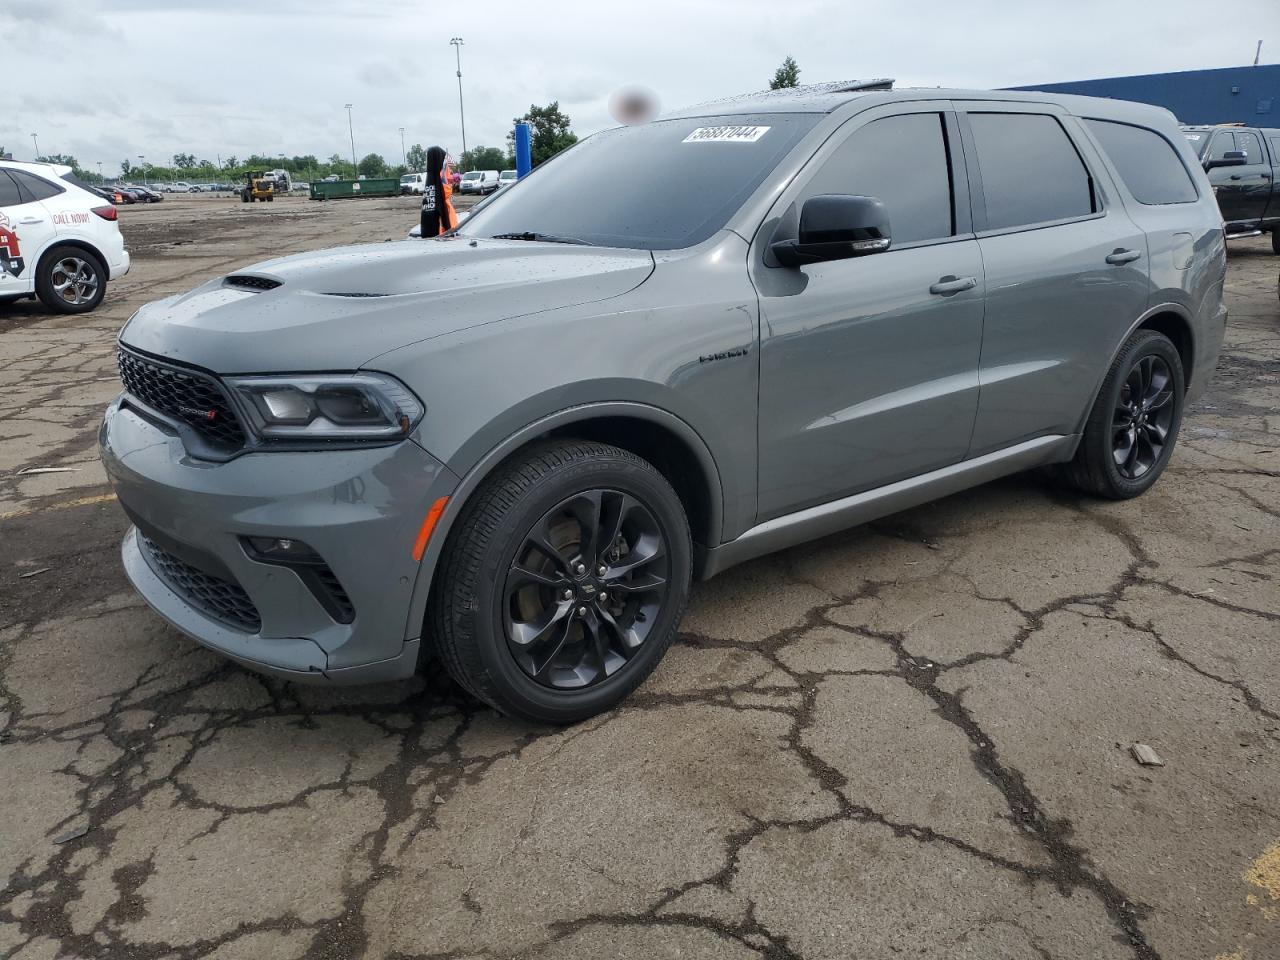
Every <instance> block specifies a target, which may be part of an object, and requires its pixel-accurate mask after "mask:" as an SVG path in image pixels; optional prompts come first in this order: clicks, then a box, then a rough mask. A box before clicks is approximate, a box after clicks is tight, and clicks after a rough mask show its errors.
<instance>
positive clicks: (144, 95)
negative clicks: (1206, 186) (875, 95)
mask: <svg viewBox="0 0 1280 960" xmlns="http://www.w3.org/2000/svg"><path fill="white" fill-rule="evenodd" d="M442 13H443V15H442ZM459 34H460V35H461V36H462V37H463V38H464V39H465V41H466V43H465V46H464V47H463V48H462V72H463V92H464V95H465V98H466V118H467V143H468V145H469V146H472V147H474V146H476V145H477V144H485V145H502V144H503V143H504V141H505V137H506V134H507V131H508V130H509V129H510V126H511V118H512V117H514V116H516V115H517V114H520V113H523V112H524V111H525V110H527V109H528V107H529V104H530V103H538V104H542V103H546V102H548V101H551V100H559V101H560V104H561V107H562V108H563V109H564V110H565V111H566V112H567V113H568V114H569V116H570V117H571V118H572V120H573V127H574V130H575V131H576V132H577V133H578V134H579V135H585V134H588V133H591V132H593V131H596V130H599V129H601V128H603V127H606V126H612V125H613V124H612V122H611V121H610V120H609V116H608V109H607V101H608V96H609V94H610V93H611V92H612V91H614V90H616V89H617V88H618V87H621V86H623V85H627V84H641V85H644V86H647V87H649V88H651V89H652V90H654V91H655V92H656V93H657V94H658V96H659V99H660V101H661V103H662V106H663V108H664V109H675V108H677V107H682V106H687V105H689V104H692V103H698V102H701V101H705V100H709V99H713V98H718V97H723V96H731V95H733V94H738V93H743V92H747V91H751V90H759V89H763V88H764V87H766V86H767V83H768V80H769V78H770V77H771V76H772V75H773V71H774V68H775V67H777V66H778V64H779V63H780V62H781V61H782V58H783V57H785V56H787V55H788V54H790V55H791V56H793V57H795V58H796V60H797V61H798V62H799V64H800V69H801V82H802V83H805V82H819V81H825V80H837V79H849V78H866V77H893V78H896V80H897V81H898V85H899V86H955V87H974V88H989V87H1004V86H1012V85H1015V84H1029V83H1038V82H1053V81H1059V80H1078V79H1087V78H1092V77H1107V76H1117V75H1123V74H1133V73H1154V72H1162V71H1171V70H1192V69H1199V68H1206V67H1226V66H1237V65H1241V64H1249V63H1252V61H1253V51H1254V44H1255V43H1256V42H1257V41H1258V40H1259V39H1261V40H1263V41H1264V43H1263V48H1262V62H1263V63H1275V62H1278V61H1280V0H1235V2H1233V3H1231V4H1229V5H1227V6H1225V7H1222V6H1215V5H1214V4H1212V3H1209V2H1207V0H1152V2H1148V0H1140V2H1129V3H1118V2H1114V0H1110V2H1094V0H1014V2H987V0H966V2H961V3H957V2H956V0H919V2H911V0H899V2H894V3H884V2H876V3H871V2H863V0H681V2H666V0H650V2H645V3H615V2H610V0H597V2H594V3H570V2H557V0H532V2H526V3H515V2H509V0H482V2H476V0H466V2H464V0H453V2H448V3H446V2H426V0H347V2H341V3H340V2H330V0H252V2H251V0H219V2H217V3H204V2H198V0H185V2H183V0H0V70H2V71H3V73H4V75H5V78H6V84H5V86H6V88H7V90H6V96H5V97H4V102H5V107H4V110H3V112H2V113H0V146H3V147H4V148H5V149H7V150H9V151H11V152H12V153H13V155H14V157H15V159H30V158H31V156H32V153H33V149H32V141H31V133H32V132H34V133H36V134H37V135H38V137H39V144H40V151H41V153H46V154H47V153H66V154H71V155H74V156H75V157H77V158H78V159H79V160H80V162H81V164H82V165H83V166H84V167H85V168H86V169H90V170H92V169H94V168H95V166H94V165H95V163H96V162H97V161H102V163H103V170H104V172H107V173H112V172H115V171H118V170H119V164H120V161H121V160H122V159H123V158H125V157H126V156H127V157H130V158H136V157H137V155H138V154H143V155H145V156H146V157H147V159H148V160H149V161H151V162H153V163H167V162H169V160H170V158H171V157H172V156H173V154H175V153H179V152H182V153H193V154H195V155H196V156H197V157H200V158H208V159H210V160H216V159H217V157H218V156H219V155H220V156H221V157H222V158H224V159H225V158H226V157H228V156H237V157H240V158H243V157H246V156H248V155H249V154H250V153H253V152H258V153H265V154H280V153H285V154H288V155H290V156H293V155H296V154H308V153H311V154H315V155H317V156H319V157H321V158H324V157H328V156H329V155H331V154H333V153H340V154H342V155H344V156H350V153H351V146H350V142H349V140H348V136H347V113H346V111H345V110H344V109H343V104H345V103H352V104H354V111H353V116H354V128H355V146H356V150H357V152H358V154H359V155H360V156H361V157H363V156H364V155H365V154H367V153H370V152H377V153H381V154H382V155H383V156H384V157H386V158H387V159H388V161H391V162H399V161H400V135H399V132H398V128H399V127H404V128H405V140H406V143H408V144H409V145H412V144H414V143H421V144H423V145H424V146H429V145H431V144H435V143H438V144H440V145H442V146H444V147H445V148H446V149H448V150H450V151H451V152H453V153H454V154H455V155H456V154H457V153H459V152H460V150H461V146H462V138H461V134H460V131H459V125H458V88H457V80H456V78H455V76H454V50H453V48H452V47H451V46H450V45H449V39H450V37H453V36H455V35H459Z"/></svg>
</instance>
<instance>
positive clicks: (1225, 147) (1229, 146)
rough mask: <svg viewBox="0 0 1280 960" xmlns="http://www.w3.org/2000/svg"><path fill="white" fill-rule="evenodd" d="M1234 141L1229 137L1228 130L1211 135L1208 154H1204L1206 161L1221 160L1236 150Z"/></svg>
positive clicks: (1233, 138)
mask: <svg viewBox="0 0 1280 960" xmlns="http://www.w3.org/2000/svg"><path fill="white" fill-rule="evenodd" d="M1238 149H1239V147H1237V146H1236V139H1235V137H1233V136H1232V135H1231V131H1230V130H1219V131H1218V132H1217V133H1215V134H1214V135H1213V139H1212V140H1211V141H1210V142H1209V152H1208V153H1207V154H1205V159H1206V160H1221V159H1222V158H1224V157H1225V156H1226V155H1227V154H1228V153H1229V152H1231V151H1232V150H1238Z"/></svg>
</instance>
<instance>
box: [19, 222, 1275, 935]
mask: <svg viewBox="0 0 1280 960" xmlns="http://www.w3.org/2000/svg"><path fill="white" fill-rule="evenodd" d="M415 216H416V207H415V205H414V204H413V202H412V201H411V200H384V201H358V202H349V203H328V204H311V203H308V202H307V201H304V200H284V201H281V202H279V203H275V204H271V205H267V204H255V205H253V206H251V207H244V206H243V205H241V204H239V203H236V202H234V201H220V200H214V199H210V198H177V199H170V200H166V201H165V202H164V203H163V204H161V205H159V206H156V207H147V208H125V209H122V211H121V221H122V227H123V230H124V233H125V236H126V240H127V242H128V244H129V246H130V248H131V250H132V251H133V253H134V255H135V257H136V261H135V267H134V270H133V272H131V273H130V274H129V276H128V277H127V278H125V279H123V280H122V281H120V282H118V283H115V284H113V285H112V286H111V287H110V289H109V292H108V294H107V300H106V302H105V304H104V305H103V307H102V308H101V309H99V310H98V311H97V312H95V313H93V314H90V315H88V316H85V317H79V318H61V317H53V316H50V315H48V314H46V313H45V312H44V311H43V309H42V308H40V307H38V306H37V305H35V304H34V303H23V304H19V305H16V306H12V307H7V308H5V307H0V884H2V886H0V957H3V958H6V960H18V958H21V960H35V958H54V957H64V958H66V957H81V958H90V957H92V958H99V957H102V958H148V960H150V958H155V960H159V958H182V960H194V958H216V960H233V958H245V960H264V958H281V960H284V958H354V957H377V958H388V960H390V958H396V960H409V958H427V957H458V958H461V957H486V958H497V957H504V958H505V957H520V958H571V957H573V958H576V957H593V958H594V957H602V956H603V957H611V958H653V957H699V958H700V957H708V958H720V957H725V958H740V957H741V958H749V957H770V958H851V957H859V958H864V957H865V958H886V957H898V956H902V957H931V958H932V957H938V958H943V957H945V958H956V957H965V958H979V960H985V958H999V960H1048V958H1054V960H1081V958H1113V957H1114V958H1130V957H1131V958H1139V960H1152V958H1167V960H1174V958H1197V960H1215V958H1216V960H1275V958H1280V762H1278V761H1280V749H1278V748H1280V656H1278V655H1277V654H1278V653H1280V589H1277V587H1278V583H1280V360H1278V359H1277V358H1278V357H1280V309H1278V303H1277V299H1276V279H1277V271H1280V257H1275V256H1273V255H1272V254H1271V252H1270V249H1269V243H1268V242H1267V239H1266V238H1259V239H1257V240H1252V241H1243V242H1239V243H1233V244H1232V245H1231V258H1230V265H1229V273H1228V281H1227V295H1228V300H1229V307H1230V311H1231V319H1230V324H1229V327H1228V331H1227V342H1226V346H1225V349H1224V353H1223V357H1222V360H1221V363H1220V365H1219V368H1218V371H1217V376H1216V378H1215V380H1214V383H1213V385H1212V387H1211V389H1210V391H1209V393H1208V395H1207V396H1206V397H1205V398H1204V399H1203V400H1201V401H1200V402H1199V403H1197V404H1196V405H1195V406H1194V408H1193V409H1191V410H1190V411H1189V413H1188V416H1187V418H1186V420H1185V422H1184V426H1183V433H1182V438H1181V440H1180V441H1179V444H1178V448H1177V451H1176V453H1175V456H1174V460H1173V463H1172V465H1171V467H1170V469H1169V471H1168V472H1167V473H1166V474H1165V476H1164V478H1163V479H1162V480H1161V481H1160V483H1159V484H1158V485H1157V486H1156V487H1155V489H1154V490H1153V491H1152V492H1151V493H1149V494H1148V495H1147V496H1145V497H1143V498H1140V499H1138V500H1136V501H1130V502H1127V503H1103V502H1098V501H1093V500H1086V499H1081V498H1079V497H1076V496H1073V495H1067V494H1064V493H1062V492H1061V491H1058V490H1055V489H1054V488H1053V487H1051V486H1049V485H1047V484H1046V483H1044V482H1042V481H1041V480H1040V479H1038V478H1036V477H1031V476H1021V477H1015V478H1011V479H1009V480H1006V481H1003V482H999V483H994V484H991V485H988V486H985V487H982V488H979V489H976V490H973V491H970V492H967V493H964V494H961V495H958V496H954V497H950V498H948V499H946V500H944V501H941V502H938V503H935V504H931V505H928V506H925V507H921V508H918V509H914V510H911V511H908V512H905V513H901V514H898V515H896V516H893V517H890V518H887V519H886V520H883V521H881V522H878V523H875V524H872V525H870V526H867V527H862V528H859V529H856V530H852V531H849V532H847V533H842V534H839V535H837V536H833V537H829V538H827V539H825V540H822V541H820V542H817V543H814V544H810V545H807V546H803V547H800V548H796V549H793V550H789V551H787V552H785V553H782V554H779V555H776V556H773V557H769V558H765V559H762V560H760V561H757V562H754V563H751V564H748V565H745V566H743V567H740V568H737V569H734V570H731V571H729V572H727V573H725V574H723V575H722V576H720V577H718V578H717V579H715V580H712V581H710V582H709V583H706V584H702V585H698V586H697V587H696V588H695V590H694V595H693V600H692V604H691V608H690V612H689V615H688V617H687V619H686V621H685V623H684V625H683V629H682V634H681V638H680V640H679V641H678V642H677V644H676V645H675V646H674V647H673V648H672V650H671V652H670V654H669V655H668V656H667V658H666V660H665V661H664V662H663V663H662V665H661V666H660V667H659V668H658V670H657V672H656V673H655V674H654V676H653V677H652V679H651V680H650V681H649V682H648V683H646V684H645V685H644V686H643V687H642V688H641V689H640V690H639V691H638V693H637V695H635V696H633V697H632V698H631V699H630V700H629V701H628V702H627V703H625V704H624V705H623V706H622V707H621V708H620V709H618V710H616V711H615V712H613V713H610V714H608V715H605V716H602V717H598V718H596V719H594V720H592V721H589V722H587V723H584V724H581V725H579V726H576V727H573V728H570V729H566V730H551V729H542V728H534V727H530V726H527V725H522V724H519V723H515V722H512V721H509V720H506V719H503V718H501V717H499V716H497V715H495V714H494V713H493V712H492V711H491V710H489V709H487V708H482V707H480V706H478V705H477V704H476V703H474V702H473V701H470V700H468V699H466V697H465V696H464V695H462V694H461V693H460V692H459V691H458V690H457V689H456V688H454V687H453V686H452V685H450V684H449V683H448V681H446V680H444V679H441V678H440V677H439V676H437V675H430V676H429V677H428V678H427V679H422V680H415V681H411V682H406V683H403V684H400V685H392V686H383V687H372V688H356V689H344V690H325V689H317V688H300V687H294V686H291V685H289V684H285V683H280V682H276V681H273V680H267V679H263V678H261V677H258V676H255V675H253V674H251V673H248V672H246V671H243V670H241V669H239V668H237V667H235V666H233V665H230V664H228V663H227V662H225V661H223V660H221V659H219V658H218V657H216V656H214V655H212V654H210V653H207V652H205V651H204V650H202V649H201V648H200V647H198V646H197V645H196V644H195V643H194V642H192V641H190V640H187V639H186V638H184V637H182V636H181V635H179V634H177V633H176V632H175V631H173V630H172V629H171V628H169V627H167V626H166V625H165V624H163V623H162V622H161V621H160V620H159V619H158V618H157V617H156V616H154V615H153V614H151V613H150V612H149V610H148V609H147V608H146V607H145V606H144V605H143V603H142V602H141V601H140V600H139V599H138V598H137V597H136V596H135V595H134V594H133V593H132V592H131V590H130V589H129V587H128V586H127V584H126V582H125V579H124V576H123V574H122V572H121V570H120V566H119V561H118V544H119V540H120V538H121V536H122V535H123V533H124V530H125V526H126V523H125V519H124V517H123V515H122V513H121V511H120V510H119V508H118V507H117V505H116V504H115V503H113V502H112V501H111V498H110V491H109V489H108V488H107V487H106V485H105V481H104V476H103V474H102V471H101V469H100V467H99V466H98V465H97V461H96V455H95V451H94V433H95V430H96V426H97V423H98V420H99V417H100V415H101V410H102V408H103V407H104V405H105V404H106V403H107V402H108V400H109V399H110V398H111V397H112V396H113V395H114V394H115V392H116V390H117V381H116V376H115V365H114V357H113V342H114V337H115V333H116V331H117V330H118V329H119V327H120V325H121V324H122V323H123V321H124V320H125V319H127V317H128V316H129V315H130V314H131V313H132V311H133V310H135V309H136V308H137V307H138V306H139V305H140V304H142V303H143V302H145V301H147V300H149V299H154V298H156V297H160V296H164V295H167V294H170V293H174V292H178V291H180V290H183V289H186V288H189V287H191V286H193V285H195V284H196V283H198V282H200V281H202V280H204V279H207V278H209V277H212V276H216V275H218V274H219V273H221V272H226V271H227V270H228V269H229V268H231V267H232V266H233V265H237V264H246V263H250V262H253V261H255V260H259V259H263V258H266V257H268V256H273V255H277V254H281V253H287V252H292V251H301V250H306V249H311V248H315V247H321V246H328V245H332V244H336V243H341V242H349V241H377V240H383V239H389V238H398V237H400V236H403V235H404V232H405V231H406V230H407V229H408V227H409V226H410V225H411V224H412V223H413V221H414V218H415ZM50 468H56V469H57V471H58V472H39V473H32V472H26V473H24V472H23V471H31V470H32V469H45V470H48V469H50ZM1134 742H1142V743H1146V744H1149V745H1151V746H1152V747H1154V748H1155V750H1156V751H1157V752H1158V753H1159V755H1160V756H1161V757H1162V758H1163V759H1164V761H1165V765H1164V766H1163V767H1143V766H1139V765H1138V764H1137V763H1136V762H1135V761H1134V760H1133V758H1132V757H1131V755H1130V753H1129V746H1130V745H1131V744H1132V743H1134Z"/></svg>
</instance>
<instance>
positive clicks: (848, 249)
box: [769, 194, 892, 267]
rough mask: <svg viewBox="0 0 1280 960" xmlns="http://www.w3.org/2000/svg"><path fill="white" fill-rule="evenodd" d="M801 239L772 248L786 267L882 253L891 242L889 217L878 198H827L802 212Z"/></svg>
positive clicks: (812, 201)
mask: <svg viewBox="0 0 1280 960" xmlns="http://www.w3.org/2000/svg"><path fill="white" fill-rule="evenodd" d="M799 234H800V236H799V239H796V240H778V241H776V242H774V243H772V244H770V245H769V249H770V250H771V251H772V252H773V255H774V256H775V257H777V258H778V262H779V263H780V264H782V265H783V266H784V267H799V266H803V265H804V264H806V263H822V262H823V261H826V260H847V259H848V258H850V257H862V256H866V255H867V254H869V253H883V252H884V251H885V250H888V249H889V245H890V243H891V242H892V241H891V238H890V233H889V214H888V212H887V211H886V210H885V208H884V204H883V203H881V202H880V201H879V200H877V199H876V198H875V197H851V196H846V195H842V194H824V195H822V196H817V197H810V198H809V199H808V200H806V201H805V202H804V206H803V207H802V208H801V210H800V230H799Z"/></svg>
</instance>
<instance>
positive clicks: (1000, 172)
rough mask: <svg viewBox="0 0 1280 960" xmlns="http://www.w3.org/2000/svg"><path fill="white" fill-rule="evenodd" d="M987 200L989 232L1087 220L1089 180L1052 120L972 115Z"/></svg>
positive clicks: (1019, 115) (1091, 206)
mask: <svg viewBox="0 0 1280 960" xmlns="http://www.w3.org/2000/svg"><path fill="white" fill-rule="evenodd" d="M969 123H970V125H971V126H972V127H973V139H974V143H975V145H976V147H977V151H978V165H979V167H980V169H981V171H982V189H983V192H984V193H985V194H986V198H987V228H988V229H990V230H1000V229H1003V228H1005V227H1018V226H1023V225H1024V224H1031V223H1044V222H1046V221H1049V220H1066V219H1069V218H1071V217H1084V216H1088V215H1089V214H1090V213H1093V211H1094V201H1093V182H1092V181H1091V180H1090V178H1089V171H1088V170H1087V169H1086V168H1085V165H1084V162H1083V161H1082V160H1081V159H1080V155H1079V154H1078V153H1076V148H1075V147H1074V146H1073V145H1072V143H1071V140H1070V139H1069V138H1068V137H1067V133H1066V131H1065V130H1063V129H1062V125H1061V124H1059V123H1058V121H1057V120H1056V119H1054V118H1053V117H1050V116H1046V115H1043V114H1033V113H971V114H969Z"/></svg>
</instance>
